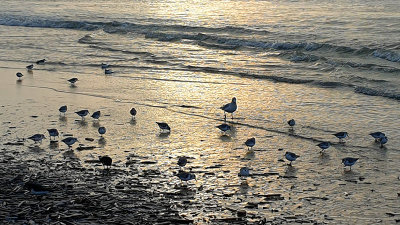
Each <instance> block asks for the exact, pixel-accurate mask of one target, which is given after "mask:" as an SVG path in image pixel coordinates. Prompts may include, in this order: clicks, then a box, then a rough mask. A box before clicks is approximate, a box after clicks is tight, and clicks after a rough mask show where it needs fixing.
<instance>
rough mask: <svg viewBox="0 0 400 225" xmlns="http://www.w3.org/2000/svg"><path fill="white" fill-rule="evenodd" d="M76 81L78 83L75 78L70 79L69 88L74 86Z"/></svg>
mask: <svg viewBox="0 0 400 225" xmlns="http://www.w3.org/2000/svg"><path fill="white" fill-rule="evenodd" d="M77 81H78V78H76V77H74V78H71V79H69V80H68V82H70V83H71V86H74V85H75V83H76V82H77Z"/></svg>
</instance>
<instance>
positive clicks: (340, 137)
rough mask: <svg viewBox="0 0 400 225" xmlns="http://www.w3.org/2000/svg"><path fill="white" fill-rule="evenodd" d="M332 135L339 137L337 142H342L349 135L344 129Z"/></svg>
mask: <svg viewBox="0 0 400 225" xmlns="http://www.w3.org/2000/svg"><path fill="white" fill-rule="evenodd" d="M333 135H335V136H336V137H337V138H339V142H342V141H343V139H344V138H346V137H348V136H349V134H348V133H347V132H345V131H343V132H338V133H336V134H333Z"/></svg>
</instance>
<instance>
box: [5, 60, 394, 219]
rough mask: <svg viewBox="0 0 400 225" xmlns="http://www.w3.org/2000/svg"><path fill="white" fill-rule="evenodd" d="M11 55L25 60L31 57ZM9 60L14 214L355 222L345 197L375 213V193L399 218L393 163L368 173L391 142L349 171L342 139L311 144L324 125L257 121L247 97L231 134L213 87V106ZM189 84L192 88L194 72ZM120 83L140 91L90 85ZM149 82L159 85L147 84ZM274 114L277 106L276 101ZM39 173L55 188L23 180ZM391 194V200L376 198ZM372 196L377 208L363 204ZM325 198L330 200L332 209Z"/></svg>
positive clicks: (9, 211) (8, 188) (8, 205)
mask: <svg viewBox="0 0 400 225" xmlns="http://www.w3.org/2000/svg"><path fill="white" fill-rule="evenodd" d="M7 64H8V67H12V68H23V65H21V64H13V65H11V66H10V63H7ZM46 66H47V65H46ZM47 67H49V66H47ZM1 71H2V72H1V74H2V88H1V98H2V99H1V103H2V104H1V115H0V117H1V121H2V124H3V125H2V130H1V132H2V137H1V146H2V151H1V164H0V165H1V167H2V177H3V178H2V189H1V199H0V201H1V204H0V205H1V207H2V210H1V212H2V214H1V217H2V221H4V222H7V223H18V224H19V223H31V224H32V223H36V224H55V223H65V224H93V223H105V224H111V223H123V224H144V223H145V224H146V223H148V224H175V223H195V224H204V223H211V224H218V223H222V224H223V223H227V224H232V223H238V224H243V223H250V224H251V223H258V222H260V223H264V222H266V223H272V224H274V223H276V224H279V223H332V222H334V223H344V222H345V221H347V220H348V219H349V218H344V217H340V216H339V215H338V214H336V212H335V211H333V209H335V208H336V207H339V208H341V207H342V206H346V208H348V209H349V210H350V211H349V212H348V213H356V212H357V211H358V210H361V211H363V212H367V211H368V207H369V206H368V205H367V206H366V205H364V204H366V202H370V201H373V202H375V203H374V204H372V205H370V207H373V208H371V211H370V213H372V212H374V213H378V214H379V213H381V217H375V216H372V217H370V219H369V220H370V222H371V223H372V221H381V222H382V221H386V222H389V221H395V220H397V219H396V218H397V214H396V213H395V211H392V210H390V208H391V207H393V205H392V206H389V205H391V204H390V203H388V201H389V202H392V203H393V204H396V202H397V201H398V197H397V192H396V191H397V189H396V188H395V187H396V185H393V186H392V187H393V188H391V186H387V185H385V184H386V183H387V182H397V183H398V182H399V180H398V179H397V174H396V173H393V174H387V172H386V171H382V173H386V175H385V177H382V176H381V177H380V178H379V179H378V180H376V178H377V177H374V178H372V177H371V175H369V174H375V175H374V176H380V175H379V174H380V172H378V171H376V170H375V169H374V168H377V167H375V166H372V167H371V166H370V165H371V163H370V162H368V161H367V160H365V158H370V159H372V158H374V157H382V156H384V154H391V153H390V151H389V149H386V148H385V149H380V148H379V146H378V145H375V144H373V142H371V143H370V144H368V145H371V146H372V147H371V148H373V149H375V151H376V152H370V153H369V155H368V156H365V158H363V160H360V162H359V163H358V164H357V166H355V167H354V168H353V170H352V171H346V170H344V169H343V166H342V165H340V158H341V156H345V155H348V153H347V154H346V150H345V148H344V147H345V146H344V145H343V144H340V143H339V144H338V143H334V142H332V143H333V144H334V146H333V148H336V149H337V150H336V151H335V150H330V152H329V153H328V154H323V155H319V154H318V149H317V147H312V146H315V145H314V143H318V141H319V136H318V134H321V131H319V130H314V131H312V130H310V129H308V130H307V127H303V128H296V130H295V131H292V130H291V129H290V128H289V127H288V126H287V125H285V122H284V121H283V122H282V123H281V124H279V123H276V122H275V123H274V122H273V119H271V120H269V121H270V122H269V123H270V124H269V125H265V124H258V123H253V122H252V121H257V118H252V117H251V116H252V114H251V113H250V112H244V111H245V110H246V107H247V106H243V105H245V104H246V103H243V101H242V102H240V99H239V110H238V112H237V113H236V114H235V119H234V120H233V121H232V120H231V118H230V117H229V116H228V124H230V125H231V126H232V127H233V130H232V131H231V132H229V133H228V135H223V134H222V133H221V132H220V131H219V130H218V129H217V128H216V127H215V126H216V125H218V124H221V123H223V112H222V110H220V109H219V107H220V104H217V103H212V101H216V100H215V99H213V98H207V97H205V96H203V97H205V98H204V101H207V100H210V102H209V103H208V104H206V105H205V106H204V105H203V106H201V105H200V104H199V103H198V102H197V104H196V102H195V101H191V102H186V101H182V100H176V102H164V101H163V100H160V101H150V100H149V99H150V98H151V97H150V96H151V95H152V94H154V95H157V97H156V98H158V97H159V96H160V99H162V98H163V97H162V96H163V95H168V94H173V93H169V92H168V91H164V90H162V87H159V86H153V87H151V86H152V85H154V81H153V80H150V81H147V80H146V79H144V80H137V79H135V80H132V81H131V83H128V84H121V83H119V78H118V77H106V76H104V75H99V76H97V75H95V76H96V83H93V82H91V80H90V79H88V77H84V76H83V75H81V74H80V75H77V74H76V77H78V78H79V81H78V82H77V84H76V87H71V86H70V85H69V84H68V82H67V81H66V80H67V79H69V78H70V77H72V76H71V75H67V74H65V73H62V72H58V71H48V70H39V69H38V70H34V71H33V73H27V72H26V71H24V70H22V71H24V74H25V76H24V77H23V79H22V81H16V77H15V75H14V74H15V73H16V71H20V70H19V69H6V68H3V69H1ZM74 76H75V75H74ZM91 79H92V78H91ZM107 83H108V84H107ZM115 83H117V84H115ZM172 83H174V82H172ZM102 85H104V86H102ZM179 85H182V89H184V88H185V87H184V83H183V84H179ZM119 86H122V88H123V86H129V87H130V88H129V89H127V90H129V91H131V92H134V94H133V93H126V94H123V95H122V96H116V97H114V96H113V94H112V91H110V92H111V93H108V94H107V96H105V95H102V94H101V93H96V92H95V91H91V92H90V93H88V92H87V90H88V89H89V88H90V89H91V90H96V89H104V88H106V89H108V88H109V89H110V90H112V89H113V88H118V87H119ZM144 86H146V87H147V89H149V90H148V91H143V90H142V87H144ZM278 86H279V85H278ZM271 88H272V87H271ZM300 89H301V88H300V87H299V90H300ZM241 90H242V91H243V92H242V93H245V91H246V89H245V88H244V89H241ZM195 94H196V95H197V94H198V93H195ZM129 95H130V97H126V98H123V96H129ZM224 95H225V94H224ZM221 97H222V96H220V97H219V98H221ZM199 98H200V97H199ZM191 99H193V97H191ZM217 99H218V98H217ZM229 101H230V100H229V99H227V102H229ZM213 104H214V105H213ZM61 105H67V106H68V111H67V113H66V115H65V116H60V113H59V112H58V108H59V107H60V106H61ZM131 107H135V108H136V109H137V111H138V114H137V116H136V119H135V120H132V119H131V116H130V114H129V110H130V108H131ZM212 108H215V109H212ZM81 109H88V110H89V111H90V112H94V111H96V110H100V111H101V112H102V116H101V117H100V120H99V121H95V120H93V119H92V118H90V117H88V118H86V119H85V120H84V121H82V120H81V118H80V117H79V116H78V115H76V114H75V113H74V112H75V111H78V110H81ZM208 110H209V111H208ZM247 110H248V109H247ZM248 116H250V118H245V117H248ZM269 116H270V117H272V118H273V117H274V110H273V109H271V110H270V114H269ZM276 116H277V117H278V115H276ZM297 118H299V117H297ZM158 121H164V122H168V123H169V124H170V126H171V127H172V129H171V130H172V131H171V133H169V134H164V133H162V132H160V130H159V128H158V127H157V124H156V123H155V122H158ZM99 126H105V127H106V128H107V133H106V134H105V135H104V139H102V138H101V137H100V136H99V134H98V133H97V128H98V127H99ZM50 128H57V129H58V130H59V131H60V133H61V135H60V138H58V140H61V139H63V138H64V137H67V136H74V137H77V138H78V140H79V141H80V142H79V143H76V144H75V145H74V146H73V148H72V149H73V150H72V151H70V150H68V147H67V146H66V145H65V144H64V143H62V142H61V141H58V142H55V143H50V142H49V136H48V134H47V129H50ZM330 132H331V131H328V132H327V133H330ZM35 133H42V134H45V135H46V137H47V139H44V140H43V142H42V143H37V144H36V143H34V142H33V141H31V140H28V139H26V138H27V137H29V136H31V135H33V134H35ZM322 133H323V132H322ZM251 136H254V137H256V140H257V144H256V146H255V147H254V151H247V147H246V146H244V141H245V140H246V138H247V137H251ZM353 137H354V136H353ZM331 138H332V139H333V140H334V137H331ZM92 139H93V140H92ZM321 140H322V138H321ZM279 143H281V144H279ZM346 145H347V149H348V148H349V145H348V144H346ZM353 145H354V143H353ZM374 145H375V146H374ZM82 148H83V149H84V150H78V149H82ZM85 148H87V149H85ZM302 148H303V149H310V150H309V152H301V151H300V150H297V151H296V152H297V153H298V154H300V155H301V157H300V158H299V160H298V161H295V162H294V163H293V165H294V166H292V167H290V166H287V162H286V161H285V159H284V157H283V155H284V152H285V151H286V149H291V150H293V149H294V150H296V149H302ZM357 148H360V147H352V149H357ZM361 149H362V147H361ZM341 151H344V152H343V153H340V152H341ZM353 151H354V150H353ZM307 154H309V155H307ZM353 154H354V153H353ZM102 155H108V156H110V157H112V158H113V166H112V169H111V171H110V173H104V170H103V167H102V165H101V164H100V162H99V161H98V156H102ZM179 156H187V157H188V158H189V163H188V165H187V166H186V168H185V170H187V171H191V172H192V173H194V174H196V178H197V179H196V180H192V181H189V182H187V184H186V182H184V183H182V182H181V181H179V178H178V177H177V176H175V175H176V173H177V172H178V170H179V167H178V165H177V164H176V163H177V159H178V158H179ZM376 163H378V164H379V161H377V162H374V163H373V164H375V165H376V166H378V164H376ZM243 166H247V167H250V168H251V174H252V175H251V176H250V177H249V178H243V177H239V176H238V175H237V174H238V172H239V169H240V168H241V167H243ZM321 166H322V167H321ZM368 171H369V172H368ZM328 174H330V175H328ZM29 179H30V180H33V181H36V182H39V183H41V184H43V185H45V186H47V187H49V188H50V189H51V193H50V194H48V195H45V196H35V195H32V194H31V193H29V191H27V190H24V188H22V185H23V183H24V182H27V181H28V180H29ZM377 181H379V183H378V182H377ZM21 184H22V185H21ZM382 185H384V186H385V191H383V190H382V187H383V186H382ZM379 196H380V197H379ZM382 196H386V197H385V198H386V199H381V198H382ZM355 199H357V200H355ZM379 201H382V203H378V202H379ZM337 202H341V203H340V204H338V205H337ZM383 202H385V204H386V205H388V207H389V208H387V209H384V208H382V209H380V210H377V209H375V208H374V207H375V206H373V205H375V204H382V205H384V204H383ZM361 205H364V206H363V207H365V206H366V207H367V209H366V208H364V209H361V208H359V207H361ZM322 206H323V207H329V208H331V210H329V211H325V210H322V208H321V207H322ZM87 209H89V210H87ZM386 210H387V211H386ZM311 212H313V213H311ZM392 216H394V218H393V217H392ZM342 219H344V220H342ZM353 222H355V221H353Z"/></svg>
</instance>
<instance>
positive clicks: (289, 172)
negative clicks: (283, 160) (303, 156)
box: [285, 165, 297, 177]
mask: <svg viewBox="0 0 400 225" xmlns="http://www.w3.org/2000/svg"><path fill="white" fill-rule="evenodd" d="M296 173H297V168H296V167H294V166H290V165H288V167H286V169H285V176H286V177H295V176H296Z"/></svg>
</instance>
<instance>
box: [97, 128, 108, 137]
mask: <svg viewBox="0 0 400 225" xmlns="http://www.w3.org/2000/svg"><path fill="white" fill-rule="evenodd" d="M98 132H99V134H100V135H101V136H102V137H103V134H105V133H106V128H105V127H99V129H98Z"/></svg>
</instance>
